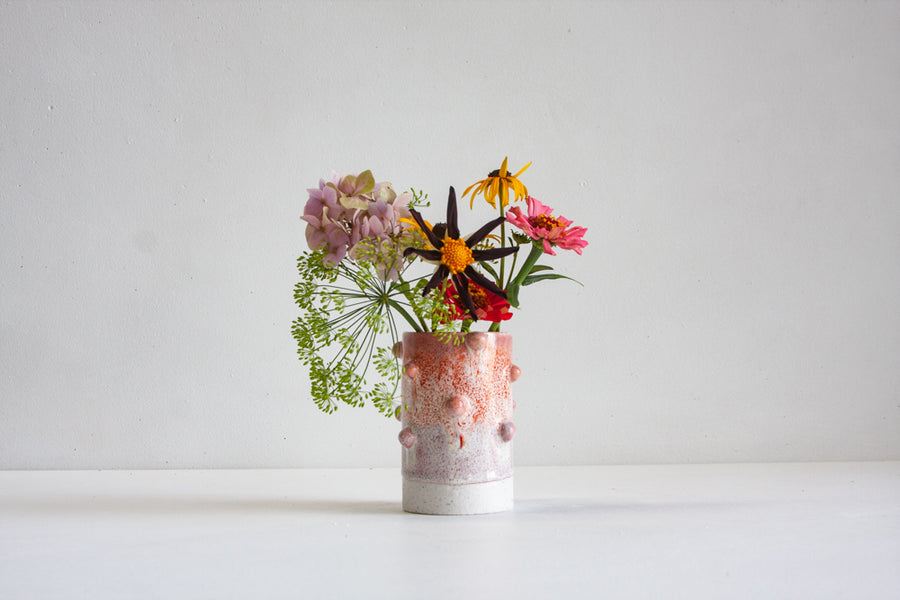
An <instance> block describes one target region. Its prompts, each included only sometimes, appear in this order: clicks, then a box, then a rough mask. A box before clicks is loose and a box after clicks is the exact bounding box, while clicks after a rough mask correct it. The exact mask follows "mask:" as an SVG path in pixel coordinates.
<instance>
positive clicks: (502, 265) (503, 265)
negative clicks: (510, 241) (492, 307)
mask: <svg viewBox="0 0 900 600" xmlns="http://www.w3.org/2000/svg"><path fill="white" fill-rule="evenodd" d="M499 202H500V216H501V217H504V219H503V222H501V223H500V246H501V247H502V246H504V245H505V244H506V218H505V215H504V212H503V198H502V197H501V198H499ZM505 271H506V257H505V256H503V257H501V258H500V281H498V282H497V286H498V287H500V288H503V287H504V285H503V281H504V277H505Z"/></svg>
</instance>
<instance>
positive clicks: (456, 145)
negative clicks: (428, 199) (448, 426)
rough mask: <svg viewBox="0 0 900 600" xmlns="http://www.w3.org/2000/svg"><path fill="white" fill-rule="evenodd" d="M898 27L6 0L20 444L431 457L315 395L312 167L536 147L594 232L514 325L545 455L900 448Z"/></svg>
mask: <svg viewBox="0 0 900 600" xmlns="http://www.w3.org/2000/svg"><path fill="white" fill-rule="evenodd" d="M898 32H900V3H897V2H866V3H864V2H848V3H838V2H827V3H826V2H803V3H792V2H787V3H785V2H778V3H768V2H766V3H764V2H702V3H691V2H677V3H674V2H673V3H665V2H640V3H624V2H602V3H601V2H597V3H587V2H585V3H580V2H578V3H575V2H568V3H567V2H558V1H554V2H545V3H519V2H513V3H501V2H494V3H489V2H479V3H473V4H450V3H447V4H438V3H430V2H407V3H384V2H381V3H370V2H341V3H333V4H324V3H313V2H309V3H301V2H298V3H285V4H275V3H266V2H263V3H221V2H191V3H187V2H180V3H169V2H166V3H125V2H110V3H100V2H89V3H81V2H79V3H75V2H69V3H65V2H63V3H54V2H24V1H23V2H9V3H3V4H2V5H0V251H2V254H0V468H108V467H127V468H139V467H265V466H345V465H348V466H349V465H357V466H367V465H369V466H393V465H397V464H398V463H399V447H398V444H397V442H396V433H397V430H398V426H397V424H396V422H395V421H393V420H388V419H384V418H383V417H380V416H378V415H377V414H376V413H375V411H374V410H353V409H349V408H347V409H343V410H341V411H339V412H338V413H337V414H335V415H332V416H327V415H324V414H321V413H319V412H317V410H316V409H315V407H314V406H313V404H312V402H311V401H310V400H309V398H308V392H307V385H308V384H307V381H306V379H305V375H306V374H305V372H304V370H303V368H302V366H301V365H300V364H299V363H298V362H297V360H296V358H295V348H294V343H293V340H292V338H291V336H290V324H291V321H292V319H293V318H294V316H295V310H294V307H293V303H292V286H293V283H294V281H295V275H294V261H295V259H296V257H297V255H298V254H299V253H300V251H301V250H302V249H303V247H304V236H303V224H302V223H301V222H300V221H299V219H298V217H299V215H300V213H301V211H302V208H303V205H304V203H305V198H306V194H305V188H307V187H309V186H312V185H315V184H316V182H317V181H318V179H319V178H320V177H323V176H326V175H327V174H328V173H329V172H330V170H331V169H337V170H339V171H342V172H352V171H361V170H363V169H366V168H371V169H373V170H374V172H375V175H376V177H377V178H378V179H387V180H390V181H392V182H394V184H395V185H396V186H397V187H400V188H408V187H411V186H414V187H416V188H423V189H425V190H427V191H429V192H430V193H431V196H432V198H433V199H435V200H437V201H438V203H439V204H440V201H442V199H443V198H444V194H446V189H447V186H448V185H451V184H452V185H456V186H457V187H458V188H462V187H465V186H466V185H468V184H469V183H472V182H473V181H475V180H476V179H479V178H481V177H482V176H483V175H484V174H486V172H487V171H489V170H491V169H493V168H496V167H497V166H498V164H499V161H500V160H501V159H502V158H503V156H505V155H507V154H508V155H509V156H510V161H511V163H512V164H513V165H514V166H515V165H521V164H522V163H524V162H526V161H529V160H530V161H534V164H533V166H532V167H531V169H530V170H529V171H528V172H527V173H526V175H527V176H526V178H525V182H526V184H527V185H528V186H529V189H530V190H531V192H532V193H533V194H534V195H536V196H538V197H539V198H541V199H542V200H544V201H545V202H546V203H548V204H551V205H552V206H555V207H558V212H561V213H562V214H564V215H566V216H568V217H570V218H572V219H574V220H575V221H577V222H578V223H579V224H583V225H586V226H588V228H589V233H588V239H589V240H590V243H591V245H590V246H589V247H588V248H587V250H586V252H585V255H584V257H583V258H578V257H576V256H574V255H570V256H564V257H561V259H560V260H559V261H558V263H557V265H558V266H559V268H562V269H564V270H567V272H569V273H570V274H571V275H573V276H575V277H577V278H578V279H580V280H581V281H583V282H584V284H585V287H584V288H583V289H582V288H578V287H577V286H574V285H570V284H568V283H560V282H551V283H549V284H547V285H545V286H544V287H543V288H539V287H535V288H531V289H529V290H528V292H529V293H528V295H527V296H526V297H525V302H526V310H524V311H523V312H521V313H520V314H519V315H518V316H517V317H516V318H515V319H514V320H513V321H511V322H510V323H509V327H507V330H509V331H512V332H513V333H514V335H515V336H516V354H517V362H518V363H519V364H520V365H521V366H522V368H523V370H524V373H525V375H524V376H523V379H522V380H520V382H519V383H518V384H517V387H516V388H515V393H516V398H517V401H518V406H519V410H518V412H517V417H516V421H517V425H518V431H519V433H518V435H517V438H516V444H517V446H516V453H517V462H518V463H519V464H520V465H522V464H562V463H575V464H577V463H622V462H670V461H770V460H833V459H886V458H892V459H898V458H900V108H898V107H900V35H898ZM467 212H468V211H466V213H467ZM484 215H486V213H484ZM484 215H482V214H479V215H478V216H473V215H469V214H466V216H465V218H468V219H471V221H469V223H470V224H476V223H478V222H480V221H482V220H485V218H483V217H484ZM464 222H465V221H464ZM464 229H465V227H464Z"/></svg>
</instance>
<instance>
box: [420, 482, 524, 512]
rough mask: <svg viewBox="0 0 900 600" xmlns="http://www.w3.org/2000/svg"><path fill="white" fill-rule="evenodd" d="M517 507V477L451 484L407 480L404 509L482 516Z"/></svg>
mask: <svg viewBox="0 0 900 600" xmlns="http://www.w3.org/2000/svg"><path fill="white" fill-rule="evenodd" d="M512 507H513V478H512V477H507V478H506V479H501V480H500V481H488V482H486V483H468V484H462V485H451V484H444V483H429V482H427V481H409V480H406V479H404V480H403V510H405V511H406V512H410V513H418V514H423V515H479V514H484V513H494V512H502V511H504V510H510V509H512Z"/></svg>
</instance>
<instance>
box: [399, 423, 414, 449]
mask: <svg viewBox="0 0 900 600" xmlns="http://www.w3.org/2000/svg"><path fill="white" fill-rule="evenodd" d="M397 439H398V440H400V444H401V445H402V446H403V447H404V448H412V445H413V444H415V443H416V434H414V433H413V432H412V429H410V428H409V427H404V428H403V429H402V430H401V431H400V435H398V436H397Z"/></svg>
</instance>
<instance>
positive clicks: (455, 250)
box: [441, 238, 475, 275]
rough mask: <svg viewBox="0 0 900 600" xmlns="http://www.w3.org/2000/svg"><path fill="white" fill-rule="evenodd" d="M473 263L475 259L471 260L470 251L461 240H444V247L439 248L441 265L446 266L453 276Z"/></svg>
mask: <svg viewBox="0 0 900 600" xmlns="http://www.w3.org/2000/svg"><path fill="white" fill-rule="evenodd" d="M473 262H475V259H474V258H472V250H471V249H470V248H469V247H468V246H466V243H465V242H464V241H463V240H457V239H455V238H446V239H444V246H443V248H441V263H443V264H444V265H446V266H447V268H448V269H450V272H451V273H453V274H454V275H455V274H456V273H462V272H463V271H465V270H466V267H468V266H469V265H471V264H472V263H473Z"/></svg>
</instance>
